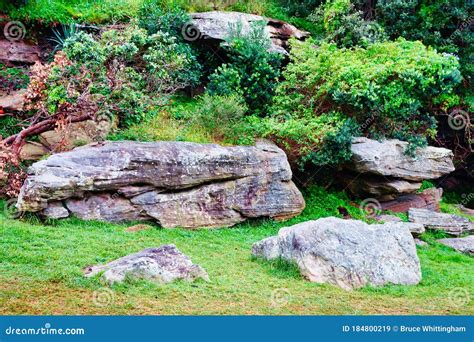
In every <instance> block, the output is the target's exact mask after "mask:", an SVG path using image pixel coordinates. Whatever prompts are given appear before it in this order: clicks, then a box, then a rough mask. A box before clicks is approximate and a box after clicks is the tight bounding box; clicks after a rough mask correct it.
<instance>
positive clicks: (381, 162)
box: [347, 138, 454, 182]
mask: <svg viewBox="0 0 474 342" xmlns="http://www.w3.org/2000/svg"><path fill="white" fill-rule="evenodd" d="M407 145H408V143H407V142H403V141H400V140H395V139H393V140H386V141H383V142H378V141H376V140H371V139H367V138H356V139H354V141H353V144H352V153H353V157H352V160H351V163H350V164H349V165H348V166H347V167H348V168H349V169H350V170H352V171H355V172H358V173H364V174H365V173H366V174H373V175H379V176H386V177H394V178H401V179H404V180H407V181H414V182H420V181H423V180H426V179H436V178H439V177H441V176H443V175H446V174H449V173H451V172H452V171H454V165H453V160H452V159H453V153H452V152H451V150H448V149H445V148H438V147H432V146H428V147H426V148H419V149H418V150H417V154H416V158H412V157H409V156H407V155H406V154H405V151H406V147H407Z"/></svg>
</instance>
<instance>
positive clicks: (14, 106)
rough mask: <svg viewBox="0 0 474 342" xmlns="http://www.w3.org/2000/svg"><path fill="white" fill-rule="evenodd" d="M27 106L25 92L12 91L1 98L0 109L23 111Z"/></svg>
mask: <svg viewBox="0 0 474 342" xmlns="http://www.w3.org/2000/svg"><path fill="white" fill-rule="evenodd" d="M24 104H25V90H24V89H22V90H17V91H12V92H10V93H9V94H5V95H3V96H1V94H0V109H3V110H6V111H12V110H13V111H22V110H23V106H24Z"/></svg>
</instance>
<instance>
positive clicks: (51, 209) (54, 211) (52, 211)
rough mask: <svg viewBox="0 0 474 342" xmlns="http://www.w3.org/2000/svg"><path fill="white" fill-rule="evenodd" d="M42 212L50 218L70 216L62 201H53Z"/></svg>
mask: <svg viewBox="0 0 474 342" xmlns="http://www.w3.org/2000/svg"><path fill="white" fill-rule="evenodd" d="M42 214H43V215H44V216H46V217H47V218H50V219H62V218H66V217H69V211H68V210H67V209H66V208H64V205H63V204H62V202H52V203H49V204H48V207H47V208H46V209H44V210H43V212H42Z"/></svg>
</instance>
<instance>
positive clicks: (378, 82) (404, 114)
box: [274, 39, 461, 145]
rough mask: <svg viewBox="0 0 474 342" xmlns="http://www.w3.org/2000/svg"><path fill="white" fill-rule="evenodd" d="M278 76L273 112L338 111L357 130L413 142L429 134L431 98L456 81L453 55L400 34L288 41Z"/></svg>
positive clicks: (310, 114)
mask: <svg viewBox="0 0 474 342" xmlns="http://www.w3.org/2000/svg"><path fill="white" fill-rule="evenodd" d="M284 76H285V81H284V82H282V83H281V85H280V86H279V87H278V89H277V96H276V97H275V105H274V112H275V115H276V116H277V117H286V116H290V117H292V118H294V119H302V118H303V119H304V120H311V119H312V118H314V117H318V116H320V115H322V114H325V113H327V112H329V111H339V112H340V113H341V114H343V115H345V116H346V117H352V118H353V119H354V120H355V121H356V122H357V123H358V124H359V125H360V126H361V130H362V132H360V133H364V134H367V135H369V136H373V137H377V138H380V137H396V138H399V139H403V140H408V141H410V142H412V143H415V144H416V145H423V144H425V143H426V138H427V137H430V136H433V135H434V134H435V126H436V122H435V120H434V117H433V113H429V112H428V109H429V108H430V107H431V103H432V99H433V98H434V97H436V96H440V95H442V94H450V93H451V92H452V90H453V88H454V87H455V86H456V85H457V84H458V83H459V82H460V81H461V75H460V72H459V63H458V61H457V59H456V57H454V56H452V55H446V54H439V53H437V52H436V51H435V50H433V49H431V48H427V47H425V46H424V45H423V44H422V43H421V42H408V41H406V40H403V39H399V40H397V41H396V42H384V43H374V44H372V45H370V46H369V47H368V48H366V49H364V48H354V49H345V48H337V46H335V45H331V44H326V43H323V44H321V46H319V47H318V46H315V44H314V42H313V41H311V40H309V41H306V42H303V43H302V42H294V43H293V49H292V62H291V63H290V64H289V66H288V68H287V70H286V71H285V73H284Z"/></svg>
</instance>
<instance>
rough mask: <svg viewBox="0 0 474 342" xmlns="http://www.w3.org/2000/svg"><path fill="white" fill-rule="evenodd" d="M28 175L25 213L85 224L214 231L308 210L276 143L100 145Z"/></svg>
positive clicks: (40, 165)
mask: <svg viewBox="0 0 474 342" xmlns="http://www.w3.org/2000/svg"><path fill="white" fill-rule="evenodd" d="M28 174H29V175H28V178H27V180H26V181H25V184H24V185H23V187H22V189H21V193H20V196H19V199H18V203H17V207H18V209H19V210H20V211H30V212H42V213H43V214H47V212H48V210H47V208H48V207H49V206H50V205H53V204H54V205H57V204H56V203H57V202H60V203H61V204H62V205H63V206H64V207H65V208H67V210H68V211H69V212H70V213H71V214H74V215H75V216H78V217H80V218H83V219H95V220H105V221H112V222H119V221H129V220H139V221H142V220H156V221H157V222H158V223H159V224H161V225H162V226H163V227H167V228H172V227H184V228H197V227H210V228H213V227H225V226H232V225H234V224H236V223H239V222H242V221H244V220H245V219H247V218H253V217H271V218H275V219H285V218H289V217H293V216H295V215H298V214H299V213H301V211H302V210H303V208H304V200H303V197H302V195H301V193H300V192H299V190H298V189H297V188H296V186H295V185H294V184H293V182H292V181H291V177H292V173H291V169H290V166H289V164H288V161H287V158H286V155H285V153H284V152H283V151H282V150H280V149H279V148H278V147H276V146H275V145H273V144H271V143H269V142H259V143H258V144H257V146H248V147H247V146H236V147H223V146H219V145H212V144H195V143H187V142H156V143H140V142H127V141H122V142H105V143H97V144H92V145H88V146H84V147H79V148H76V149H74V150H73V151H70V152H65V153H59V154H55V155H52V156H50V157H49V158H48V159H46V160H42V161H40V162H37V163H35V164H33V165H32V166H31V167H30V169H29V171H28ZM45 210H46V211H45Z"/></svg>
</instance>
